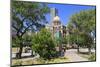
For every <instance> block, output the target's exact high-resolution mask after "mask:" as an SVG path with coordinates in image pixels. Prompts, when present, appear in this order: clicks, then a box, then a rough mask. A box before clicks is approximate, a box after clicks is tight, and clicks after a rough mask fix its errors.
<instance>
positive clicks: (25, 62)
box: [12, 57, 69, 66]
mask: <svg viewBox="0 0 100 67" xmlns="http://www.w3.org/2000/svg"><path fill="white" fill-rule="evenodd" d="M63 62H69V59H68V58H67V57H59V58H54V59H50V60H44V59H43V58H38V59H29V60H22V59H13V60H12V66H14V65H32V64H48V63H63Z"/></svg>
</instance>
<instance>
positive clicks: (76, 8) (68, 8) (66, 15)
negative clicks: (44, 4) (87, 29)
mask: <svg viewBox="0 0 100 67" xmlns="http://www.w3.org/2000/svg"><path fill="white" fill-rule="evenodd" d="M48 7H50V8H56V9H57V10H58V16H59V17H60V20H61V23H62V24H63V25H66V24H67V23H68V22H69V19H70V17H71V15H73V14H75V13H78V12H80V11H82V10H89V9H95V6H84V5H72V4H48ZM46 18H47V21H48V22H49V23H50V14H48V15H46Z"/></svg>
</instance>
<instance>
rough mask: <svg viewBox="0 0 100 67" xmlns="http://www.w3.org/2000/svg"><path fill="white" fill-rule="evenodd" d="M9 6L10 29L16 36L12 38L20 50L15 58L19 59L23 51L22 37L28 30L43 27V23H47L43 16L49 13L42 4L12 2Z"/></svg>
mask: <svg viewBox="0 0 100 67" xmlns="http://www.w3.org/2000/svg"><path fill="white" fill-rule="evenodd" d="M11 5H12V7H11V8H12V10H11V12H12V21H11V24H12V29H13V30H14V31H15V32H16V35H14V36H16V38H17V40H18V42H19V43H18V44H19V48H20V50H19V53H18V55H17V56H18V57H17V58H21V54H22V50H23V35H24V34H26V32H27V31H28V30H30V29H31V31H34V30H39V29H41V28H42V27H44V25H43V23H47V22H46V18H45V14H47V13H48V12H49V8H48V7H47V5H46V4H44V3H34V2H25V1H12V3H11ZM13 30H12V32H13ZM13 40H14V39H13ZM13 40H12V41H13Z"/></svg>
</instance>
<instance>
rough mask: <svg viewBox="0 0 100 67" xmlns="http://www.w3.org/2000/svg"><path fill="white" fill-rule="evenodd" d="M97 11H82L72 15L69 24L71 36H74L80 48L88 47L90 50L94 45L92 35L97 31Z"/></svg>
mask: <svg viewBox="0 0 100 67" xmlns="http://www.w3.org/2000/svg"><path fill="white" fill-rule="evenodd" d="M95 14H96V13H95V9H93V10H86V11H81V12H79V13H76V14H74V15H72V17H71V19H70V22H69V24H68V29H69V30H70V31H69V32H70V34H74V36H73V37H74V38H75V41H76V43H77V45H78V46H82V45H84V44H85V45H86V46H87V47H88V48H89V52H90V48H91V46H92V44H93V38H92V36H91V33H92V32H93V31H95V23H96V22H95V17H96V15H95ZM74 38H73V39H74Z"/></svg>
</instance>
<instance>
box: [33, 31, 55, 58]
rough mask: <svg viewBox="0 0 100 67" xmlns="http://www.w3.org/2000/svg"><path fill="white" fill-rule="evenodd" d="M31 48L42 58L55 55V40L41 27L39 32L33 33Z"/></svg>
mask: <svg viewBox="0 0 100 67" xmlns="http://www.w3.org/2000/svg"><path fill="white" fill-rule="evenodd" d="M32 49H33V50H34V51H35V52H37V53H38V54H39V55H40V57H42V58H44V59H50V58H53V57H55V56H56V49H55V42H54V40H53V38H52V36H51V33H50V32H49V31H48V30H47V29H41V31H40V32H38V33H37V34H34V35H33V39H32Z"/></svg>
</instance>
